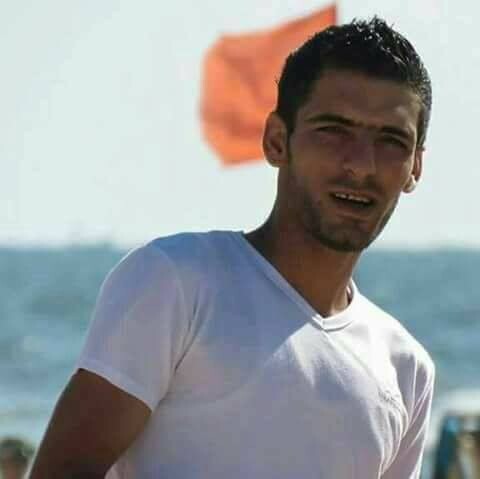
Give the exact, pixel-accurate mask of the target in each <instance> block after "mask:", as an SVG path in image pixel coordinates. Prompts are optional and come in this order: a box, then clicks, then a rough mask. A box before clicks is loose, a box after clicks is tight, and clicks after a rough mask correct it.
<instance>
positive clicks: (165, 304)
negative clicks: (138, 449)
mask: <svg viewBox="0 0 480 479" xmlns="http://www.w3.org/2000/svg"><path fill="white" fill-rule="evenodd" d="M188 322H189V318H188V315H187V310H186V305H185V300H184V295H183V291H182V285H181V282H180V279H179V277H178V275H177V273H176V270H175V265H174V264H173V263H172V262H171V260H170V259H169V257H168V256H167V255H166V253H164V252H163V251H162V250H161V249H159V248H158V247H156V246H154V245H151V244H150V245H147V246H144V247H141V248H138V249H137V250H134V251H133V252H131V253H130V254H128V255H127V256H126V257H125V258H124V259H123V260H122V261H120V263H119V264H118V265H117V266H116V267H115V268H114V269H113V270H112V271H111V272H110V273H109V275H108V276H107V278H106V279H105V281H104V283H103V285H102V287H101V289H100V293H99V296H98V299H97V303H96V306H95V309H94V313H93V318H92V321H91V324H90V327H89V330H88V333H87V337H86V340H85V344H84V347H83V350H82V351H81V353H80V356H79V358H78V360H77V363H76V368H75V370H77V369H80V368H81V369H86V370H88V371H91V372H93V373H95V374H98V375H99V376H101V377H103V378H105V379H106V380H108V381H109V382H110V383H112V384H113V385H115V386H117V387H118V388H120V389H122V390H124V391H125V392H127V393H129V394H131V395H132V396H134V397H136V398H137V399H139V400H141V401H142V402H144V403H145V404H146V405H147V406H148V407H149V408H150V409H151V410H153V409H155V407H156V406H157V404H158V402H159V401H160V400H161V399H162V397H163V396H164V395H165V393H166V392H167V390H168V387H169V383H170V380H171V378H172V375H173V372H174V370H175V368H176V366H177V364H178V361H179V358H180V357H181V356H182V353H183V345H184V342H185V341H184V338H185V336H186V333H187V331H188V327H189V324H188Z"/></svg>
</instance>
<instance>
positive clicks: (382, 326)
mask: <svg viewBox="0 0 480 479" xmlns="http://www.w3.org/2000/svg"><path fill="white" fill-rule="evenodd" d="M362 299H363V305H364V307H365V308H366V309H368V310H369V312H370V314H368V315H367V316H368V318H367V319H366V320H367V321H373V325H372V326H373V327H374V328H375V330H376V332H377V333H378V334H379V335H381V337H382V339H383V341H384V343H385V344H387V346H388V348H389V352H390V356H391V358H392V361H393V362H394V364H395V365H396V366H397V370H405V369H406V370H410V371H411V370H412V369H414V370H415V373H416V376H417V377H419V376H421V378H422V379H423V381H425V382H429V381H432V380H433V377H434V374H435V364H434V362H433V359H432V357H431V356H430V354H429V353H428V351H427V350H426V349H425V347H424V346H423V344H421V343H420V341H419V340H418V339H417V338H416V337H415V336H414V335H413V334H412V333H411V332H410V331H409V330H408V329H407V327H406V326H405V325H404V324H403V323H402V322H401V321H400V320H399V319H397V318H396V317H394V316H393V315H392V314H390V313H388V312H387V311H385V310H384V309H382V308H381V307H380V306H378V305H377V304H375V303H374V302H372V301H370V300H369V299H367V298H365V297H364V296H362Z"/></svg>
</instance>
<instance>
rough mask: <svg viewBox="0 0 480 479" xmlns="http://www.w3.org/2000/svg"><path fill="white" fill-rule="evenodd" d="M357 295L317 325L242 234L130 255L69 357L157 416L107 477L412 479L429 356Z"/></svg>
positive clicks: (423, 422)
mask: <svg viewBox="0 0 480 479" xmlns="http://www.w3.org/2000/svg"><path fill="white" fill-rule="evenodd" d="M351 290H352V300H351V302H350V305H349V306H348V307H347V309H345V310H344V311H342V312H341V313H340V314H337V315H334V316H330V317H327V318H323V317H322V316H320V315H319V314H318V313H317V312H316V311H314V310H313V309H312V307H311V306H310V305H309V304H308V303H307V302H306V301H305V300H304V299H303V297H302V296H301V295H300V294H299V293H298V292H297V291H296V290H294V289H293V287H292V286H291V285H290V284H289V283H288V282H287V281H286V280H285V279H284V278H283V277H282V276H281V275H280V274H279V272H278V271H277V270H276V269H275V268H274V267H273V266H272V265H271V264H270V263H269V262H268V261H266V260H265V259H264V258H263V256H261V255H260V254H259V253H258V252H257V251H256V250H255V249H254V248H253V247H252V246H251V245H250V243H248V241H247V240H246V239H245V238H244V236H243V235H242V233H240V232H225V231H224V232H220V231H216V232H210V233H200V234H193V233H189V234H179V235H175V236H171V237H167V238H161V239H157V240H155V241H153V242H151V243H149V244H147V245H146V246H143V247H141V248H139V249H136V250H134V251H133V252H131V253H130V254H128V255H127V256H126V257H125V258H124V259H123V260H122V261H121V262H120V263H119V264H118V265H117V266H116V267H115V268H114V270H113V271H112V272H111V273H110V274H109V276H108V277H107V279H106V280H105V283H104V284H103V286H102V289H101V291H100V295H99V298H98V302H97V306H96V308H95V313H94V318H93V321H92V323H91V326H90V329H89V333H88V335H87V339H86V343H85V346H84V349H83V351H82V353H81V356H80V358H79V360H78V363H77V367H78V368H83V369H86V370H89V371H92V372H94V373H96V374H98V375H100V376H102V377H104V378H106V379H107V380H108V381H110V382H111V383H112V384H114V385H116V386H117V387H119V388H121V389H122V390H124V391H126V392H128V393H129V394H131V395H133V396H135V397H137V398H138V399H139V400H141V401H143V402H144V403H145V404H146V405H147V406H148V407H149V408H150V409H151V411H152V414H151V418H150V420H149V422H148V424H147V426H146V428H145V429H144V431H143V432H142V433H141V435H140V436H139V437H138V439H137V440H136V441H135V442H134V444H132V445H131V447H130V448H129V449H128V450H127V451H126V452H125V453H124V454H123V455H122V457H120V459H119V460H118V461H117V463H116V464H115V465H114V466H113V467H112V469H111V470H110V472H109V473H108V475H107V477H108V478H112V479H113V478H121V479H127V478H128V479H133V478H135V479H160V478H170V479H201V478H208V479H225V478H229V479H245V478H249V479H256V478H258V479H350V478H352V479H353V478H358V479H374V478H380V477H381V478H384V479H410V478H418V477H419V473H420V466H421V460H422V454H423V449H424V445H425V439H426V433H427V427H428V422H429V415H430V408H431V400H432V393H433V380H434V365H433V362H432V360H431V359H430V357H429V355H428V354H427V353H426V351H425V350H424V349H423V347H422V346H421V345H420V344H419V343H418V342H417V341H416V340H415V339H414V338H413V337H412V336H411V335H410V334H409V333H408V332H407V331H406V330H405V329H404V327H403V326H402V325H401V324H400V323H399V322H398V321H397V320H395V319H394V318H392V317H391V316H389V315H388V314H386V313H385V312H383V311H382V310H380V309H379V308H378V307H377V306H375V305H374V304H372V303H371V302H369V301H368V300H367V299H366V298H365V297H364V296H362V295H361V294H360V293H359V291H358V290H357V288H356V286H355V284H353V282H352V283H351Z"/></svg>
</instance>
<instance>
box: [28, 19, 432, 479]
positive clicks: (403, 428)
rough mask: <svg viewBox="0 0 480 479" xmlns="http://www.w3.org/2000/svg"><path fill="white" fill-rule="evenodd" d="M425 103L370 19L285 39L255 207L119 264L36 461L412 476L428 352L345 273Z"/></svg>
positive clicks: (408, 52)
mask: <svg viewBox="0 0 480 479" xmlns="http://www.w3.org/2000/svg"><path fill="white" fill-rule="evenodd" d="M430 107H431V86H430V80H429V78H428V74H427V72H426V70H425V68H424V66H423V64H422V62H421V60H420V58H419V57H418V55H417V54H416V52H415V50H414V49H413V47H412V46H411V45H410V43H409V42H408V41H407V40H406V39H405V38H403V37H402V36H401V35H400V34H398V33H397V32H395V31H394V30H392V29H391V28H389V27H388V26H387V25H386V24H385V23H384V22H383V21H381V20H379V19H377V18H375V19H373V20H372V21H370V22H362V21H355V22H353V23H350V24H347V25H343V26H337V27H332V28H329V29H328V30H326V31H324V32H321V33H319V34H317V35H315V36H314V37H313V38H312V39H310V40H309V41H307V42H306V43H305V44H304V45H303V46H302V47H301V48H300V49H298V50H297V51H295V52H293V53H292V54H291V55H290V56H289V58H288V59H287V61H286V64H285V67H284V70H283V72H282V76H281V78H280V81H279V84H278V104H277V108H276V110H275V111H274V112H273V113H271V114H270V115H269V117H268V118H267V121H266V125H265V134H264V139H263V145H264V151H265V156H266V158H267V160H268V161H269V163H270V164H271V165H273V166H274V167H276V168H278V191H277V197H276V201H275V204H274V207H273V210H272V213H271V215H270V217H269V218H268V219H267V221H266V222H265V224H263V225H262V226H261V227H259V228H258V229H257V230H255V231H252V232H250V233H247V234H243V233H242V232H227V231H215V232H210V233H202V234H179V235H176V236H172V237H168V238H161V239H157V240H155V241H153V242H151V243H149V244H147V245H146V246H143V247H141V248H139V249H137V250H135V251H133V252H132V253H130V254H129V255H128V256H127V257H126V258H124V259H123V260H122V261H121V262H120V264H119V265H118V266H117V267H116V268H115V269H114V270H113V271H112V272H111V273H110V275H109V276H108V278H107V279H106V281H105V283H104V285H103V287H102V290H101V292H100V296H99V299H98V303H97V306H96V310H95V314H94V319H93V321H92V324H91V327H90V331H89V334H88V337H87V340H86V344H85V347H84V350H83V352H82V354H81V356H80V359H79V361H78V370H77V372H76V374H74V375H73V377H72V379H71V381H70V383H69V384H68V385H67V387H66V389H65V391H64V393H63V394H62V396H61V398H60V400H59V402H58V404H57V407H56V409H55V412H54V414H53V417H52V419H51V422H50V425H49V427H48V430H47V432H46V435H45V437H44V439H43V442H42V445H41V447H40V452H39V454H38V457H37V458H36V461H35V464H34V466H33V471H32V473H31V478H32V479H57V478H58V479H64V478H67V477H68V478H74V477H75V478H76V477H81V478H82V479H92V478H100V477H102V478H103V477H105V475H106V474H107V471H109V472H108V474H107V477H108V478H122V479H124V478H137V479H140V478H141V479H158V478H163V477H164V478H176V479H193V478H195V479H198V478H209V479H216V478H222V479H223V478H226V477H228V478H232V479H240V478H242V479H243V478H262V479H293V478H301V479H310V478H312V479H313V478H315V479H333V478H335V479H346V478H359V479H373V478H383V479H408V478H410V479H413V478H418V477H419V474H420V468H421V461H422V454H423V450H424V445H425V440H426V435H427V429H428V422H429V414H430V408H431V400H432V391H433V379H434V366H433V363H432V361H431V359H430V357H429V356H428V354H427V353H426V352H425V350H424V349H423V348H422V346H421V345H420V344H419V343H417V342H416V340H415V339H413V338H412V337H411V336H410V335H409V333H408V332H407V331H406V330H405V329H404V328H403V327H402V326H401V324H400V323H399V322H397V320H395V319H394V318H392V317H391V316H389V315H388V314H386V313H385V312H383V311H381V310H380V309H379V308H378V307H376V306H375V305H373V304H372V303H371V302H369V301H368V300H367V299H366V298H365V297H364V296H362V294H361V293H360V292H359V291H358V289H357V287H356V286H355V284H354V283H353V281H352V272H353V270H354V266H355V264H356V262H357V260H358V258H359V256H360V253H361V252H362V250H364V249H365V248H366V247H367V246H368V245H369V244H370V243H371V242H372V241H373V240H374V239H375V238H376V236H377V235H378V234H379V233H380V232H381V230H382V229H383V227H384V226H385V224H386V223H387V221H388V219H389V217H390V215H391V214H392V212H393V210H394V208H395V206H396V204H397V201H398V199H399V196H400V195H401V194H402V192H405V193H408V192H411V191H413V189H414V188H415V184H416V182H417V181H418V180H419V178H420V175H421V171H422V154H423V145H424V141H425V135H426V130H427V125H428V120H429V114H430ZM112 465H113V467H111V466H112Z"/></svg>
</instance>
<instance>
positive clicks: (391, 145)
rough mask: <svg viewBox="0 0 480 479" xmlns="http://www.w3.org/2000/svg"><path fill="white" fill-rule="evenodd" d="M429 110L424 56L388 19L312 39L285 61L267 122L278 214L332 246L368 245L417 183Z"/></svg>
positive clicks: (267, 150) (350, 249)
mask: <svg viewBox="0 0 480 479" xmlns="http://www.w3.org/2000/svg"><path fill="white" fill-rule="evenodd" d="M430 107H431V85H430V80H429V78H428V74H427V72H426V70H425V68H424V66H423V64H422V62H421V60H420V58H419V57H418V55H417V54H416V52H415V50H414V49H413V47H412V46H411V45H410V43H409V42H408V41H407V40H406V39H404V38H403V37H402V36H401V35H400V34H399V33H397V32H395V31H394V30H392V29H391V28H390V27H388V26H387V25H386V24H385V22H383V21H381V20H379V19H378V18H374V19H373V20H372V21H370V22H361V21H354V22H352V23H351V24H347V25H342V26H337V27H331V28H329V29H327V30H325V31H323V32H320V33H318V34H316V35H315V36H314V37H312V38H311V39H310V40H308V41H307V42H306V43H305V44H304V45H303V46H301V47H300V48H299V49H298V50H296V51H295V52H293V53H292V54H291V55H290V56H289V57H288V59H287V61H286V63H285V67H284V70H283V72H282V75H281V78H280V81H279V84H278V102H277V108H276V110H275V111H274V112H272V113H271V114H270V116H269V117H268V119H267V122H266V127H265V134H264V150H265V155H266V157H267V159H268V160H269V161H270V163H272V164H273V165H274V166H277V167H278V168H279V191H278V195H277V204H276V208H277V213H278V211H281V214H282V215H283V217H284V221H287V222H290V223H291V224H295V225H296V227H300V228H301V229H302V230H303V231H306V232H307V234H309V235H311V236H312V237H313V238H315V239H316V240H318V241H320V243H322V244H323V245H324V246H326V247H328V248H330V249H333V250H337V251H346V252H356V251H361V250H362V249H364V248H366V247H367V246H368V245H369V244H370V243H371V242H372V241H373V240H374V239H375V238H376V237H377V236H378V234H380V232H381V231H382V229H383V227H384V226H385V224H386V223H387V222H388V219H389V218H390V216H391V214H392V213H393V211H394V209H395V206H396V204H397V201H398V198H399V196H400V194H401V193H402V192H411V191H413V189H414V188H415V185H416V182H417V181H418V179H419V178H420V175H421V170H422V153H423V144H424V141H425V135H426V129H427V125H428V120H429V117H430Z"/></svg>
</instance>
